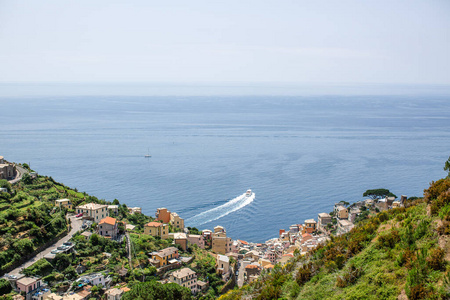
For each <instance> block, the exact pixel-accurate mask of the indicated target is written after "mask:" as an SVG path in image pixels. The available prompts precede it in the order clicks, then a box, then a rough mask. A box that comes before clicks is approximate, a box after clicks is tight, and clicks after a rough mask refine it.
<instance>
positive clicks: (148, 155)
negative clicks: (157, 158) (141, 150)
mask: <svg viewBox="0 0 450 300" xmlns="http://www.w3.org/2000/svg"><path fill="white" fill-rule="evenodd" d="M144 157H147V158H148V157H152V156H151V155H150V151H148V149H147V154H145V155H144Z"/></svg>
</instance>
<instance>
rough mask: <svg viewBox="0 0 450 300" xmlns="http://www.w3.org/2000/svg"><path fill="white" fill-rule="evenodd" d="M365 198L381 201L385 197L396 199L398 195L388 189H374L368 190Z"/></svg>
mask: <svg viewBox="0 0 450 300" xmlns="http://www.w3.org/2000/svg"><path fill="white" fill-rule="evenodd" d="M363 196H364V197H370V198H372V199H374V200H375V199H380V198H385V197H395V198H397V196H396V195H394V194H392V193H391V192H390V191H389V190H387V189H374V190H367V191H365V192H364V194H363Z"/></svg>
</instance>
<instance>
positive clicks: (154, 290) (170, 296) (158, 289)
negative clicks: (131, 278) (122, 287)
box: [122, 281, 193, 300]
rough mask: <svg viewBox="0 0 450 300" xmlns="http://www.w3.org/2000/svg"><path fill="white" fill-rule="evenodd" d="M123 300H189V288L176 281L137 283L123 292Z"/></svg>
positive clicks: (190, 296)
mask: <svg viewBox="0 0 450 300" xmlns="http://www.w3.org/2000/svg"><path fill="white" fill-rule="evenodd" d="M122 299H124V300H135V299H141V300H189V299H193V297H192V295H191V290H190V289H188V288H185V287H182V286H180V285H178V284H176V283H168V284H161V283H159V282H157V281H149V282H144V283H138V284H136V285H134V286H133V287H132V288H131V291H129V292H127V293H125V294H124V296H123V298H122Z"/></svg>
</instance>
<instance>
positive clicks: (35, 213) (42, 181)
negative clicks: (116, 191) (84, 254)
mask: <svg viewBox="0 0 450 300" xmlns="http://www.w3.org/2000/svg"><path fill="white" fill-rule="evenodd" d="M24 167H27V166H26V164H25V165H24ZM0 187H5V188H7V190H8V192H0V251H1V252H0V266H1V267H0V275H3V274H5V273H6V272H8V271H9V270H11V269H12V268H13V267H15V266H17V265H20V263H21V262H23V261H25V260H26V259H27V258H28V256H30V255H32V253H33V252H34V251H36V250H37V249H38V248H39V247H41V246H43V245H44V244H45V243H46V242H49V241H51V240H53V239H56V238H58V237H59V236H61V235H63V234H64V233H65V232H66V230H67V228H68V225H69V224H68V222H67V221H66V218H65V215H66V214H67V212H68V210H66V209H65V208H62V209H59V208H56V207H55V200H57V199H62V198H67V199H70V200H71V202H72V204H73V205H74V206H76V205H79V204H81V203H84V202H86V201H89V202H95V203H102V202H105V201H104V200H99V199H97V198H96V197H93V196H89V195H87V194H86V193H81V192H78V191H77V190H76V189H71V188H69V187H67V186H65V185H63V184H61V183H58V182H56V181H54V180H53V179H52V178H51V177H47V176H37V177H36V178H32V177H31V176H29V175H28V174H26V175H25V176H24V178H23V180H21V181H19V182H18V183H16V184H14V185H11V184H10V183H9V182H7V181H6V180H0Z"/></svg>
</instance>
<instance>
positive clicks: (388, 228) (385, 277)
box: [220, 178, 450, 300]
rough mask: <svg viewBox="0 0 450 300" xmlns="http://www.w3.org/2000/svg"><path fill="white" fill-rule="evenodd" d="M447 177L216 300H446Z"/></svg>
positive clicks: (449, 284) (449, 248) (449, 290)
mask: <svg viewBox="0 0 450 300" xmlns="http://www.w3.org/2000/svg"><path fill="white" fill-rule="evenodd" d="M449 224H450V178H446V179H441V180H439V181H437V182H433V183H431V185H430V187H429V188H428V189H427V190H425V191H424V197H423V198H420V199H414V200H412V201H409V202H407V204H406V207H402V208H397V209H392V210H389V211H386V212H381V213H378V214H377V215H376V216H374V217H372V218H370V219H368V220H365V221H363V222H362V223H360V225H359V226H358V227H356V228H354V229H353V230H352V231H351V232H350V233H348V234H345V235H342V236H339V237H333V238H332V240H331V241H330V242H328V243H327V244H326V245H323V246H320V247H318V248H317V249H316V250H314V251H313V252H312V253H310V254H308V255H307V256H305V257H300V256H299V255H298V254H297V256H296V257H294V258H293V259H292V260H291V261H290V262H289V263H287V264H286V265H285V266H283V267H280V266H278V265H277V266H276V267H275V268H274V269H273V271H272V272H270V273H265V274H263V275H262V276H261V277H260V278H259V279H258V280H257V281H254V282H252V283H250V284H249V285H247V286H244V287H242V288H241V289H235V290H233V291H230V292H228V293H227V294H226V295H224V296H222V297H221V298H220V299H222V300H225V299H245V298H248V299H250V298H252V299H253V298H254V299H449V297H450V275H449V274H450V272H449V270H450V267H449V265H448V261H449V260H450V243H449V233H450V226H449Z"/></svg>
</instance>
